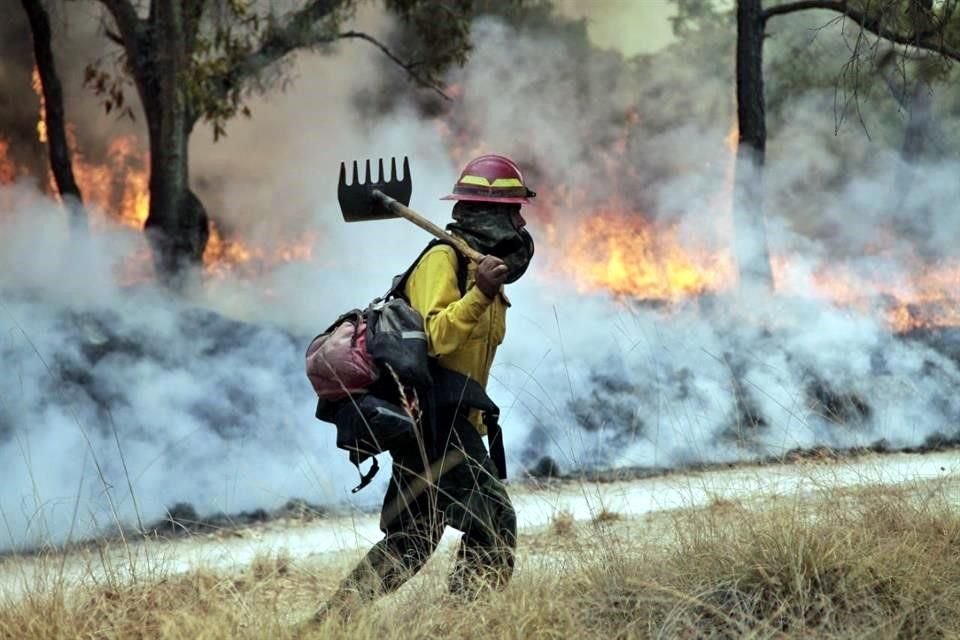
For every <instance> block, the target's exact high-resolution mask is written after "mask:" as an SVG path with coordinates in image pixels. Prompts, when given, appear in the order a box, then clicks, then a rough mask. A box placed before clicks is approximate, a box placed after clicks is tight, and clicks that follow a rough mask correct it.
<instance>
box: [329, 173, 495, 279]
mask: <svg viewBox="0 0 960 640" xmlns="http://www.w3.org/2000/svg"><path fill="white" fill-rule="evenodd" d="M378 165H379V166H378V175H377V180H376V181H373V180H372V179H371V178H372V176H371V171H370V161H369V160H367V161H366V171H365V172H364V173H365V175H364V180H363V182H360V169H359V166H358V164H357V162H356V161H354V162H353V171H352V180H351V183H350V184H347V165H346V163H345V162H341V163H340V182H339V184H338V185H337V200H338V201H339V202H340V211H341V213H342V214H343V219H344V221H345V222H365V221H369V220H389V219H392V218H404V219H406V220H409V221H410V222H412V223H413V224H415V225H417V226H418V227H420V228H421V229H423V230H425V231H427V232H429V233H431V234H433V235H434V236H436V237H437V238H440V239H441V240H444V241H445V242H449V243H450V244H452V245H453V246H455V247H456V248H457V251H459V252H460V253H462V254H463V255H464V256H466V257H467V258H469V259H470V260H472V261H474V262H480V260H482V259H483V254H482V253H480V252H479V251H476V250H475V249H473V248H472V247H471V246H470V245H468V244H467V243H466V242H464V241H463V240H461V239H460V238H458V237H456V236H454V235H452V234H450V233H448V232H447V231H445V230H444V229H441V228H440V227H438V226H437V225H435V224H434V223H432V222H430V221H429V220H427V219H426V218H425V217H423V216H422V215H420V214H419V213H417V212H416V211H414V210H413V209H411V208H410V207H408V206H407V205H408V204H410V194H411V192H412V191H413V183H412V181H411V179H410V163H409V161H408V160H407V158H406V157H404V159H403V176H402V177H400V178H399V179H398V178H397V159H396V158H390V178H389V179H385V178H384V172H383V158H381V159H380V160H379V162H378Z"/></svg>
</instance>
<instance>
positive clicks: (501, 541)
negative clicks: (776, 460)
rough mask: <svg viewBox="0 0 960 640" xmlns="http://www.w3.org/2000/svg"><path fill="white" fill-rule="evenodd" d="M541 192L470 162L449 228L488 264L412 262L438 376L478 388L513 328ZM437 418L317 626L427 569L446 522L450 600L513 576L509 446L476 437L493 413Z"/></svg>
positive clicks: (513, 174)
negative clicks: (451, 375) (452, 555)
mask: <svg viewBox="0 0 960 640" xmlns="http://www.w3.org/2000/svg"><path fill="white" fill-rule="evenodd" d="M535 195H536V194H535V193H534V192H533V191H531V190H530V189H528V188H527V185H526V184H525V182H524V179H523V174H522V173H521V171H520V168H519V167H518V166H517V165H516V163H514V162H513V161H512V160H510V159H509V158H506V157H504V156H500V155H484V156H481V157H479V158H476V159H474V160H472V161H470V162H469V163H468V164H467V165H466V166H465V167H464V169H463V172H462V173H461V175H460V178H459V180H458V181H457V183H456V185H455V186H454V188H453V193H451V194H450V195H448V196H445V197H444V198H443V199H444V200H453V201H455V204H454V206H453V222H451V223H450V224H449V225H448V226H447V229H448V231H450V232H451V233H453V234H455V235H457V236H459V237H461V238H463V239H464V240H465V241H466V242H467V243H469V244H470V246H471V247H473V248H474V249H476V250H477V251H479V252H480V253H482V254H484V258H483V260H482V261H480V262H479V264H474V263H472V262H470V263H469V264H465V262H466V261H464V260H462V259H461V258H459V256H458V255H457V253H456V251H455V250H454V248H453V247H451V246H450V245H446V244H439V245H436V246H434V247H432V248H431V249H429V250H428V251H426V253H424V254H423V255H422V257H421V258H420V259H419V261H418V262H417V263H416V265H415V266H414V268H413V270H412V271H411V272H410V276H409V279H408V280H407V284H406V287H405V294H406V297H407V299H408V300H409V302H410V304H411V305H412V306H413V307H414V308H415V309H416V310H417V311H418V312H419V313H420V314H421V315H422V316H423V318H424V325H425V332H426V334H427V343H428V350H429V355H430V356H431V357H433V358H436V362H437V364H439V366H440V367H442V368H443V370H446V371H452V372H455V373H456V374H457V375H460V376H465V377H466V379H469V380H471V381H474V383H475V384H478V385H479V386H480V388H481V392H482V390H483V389H485V388H486V385H487V380H488V378H489V375H490V367H491V365H492V364H493V359H494V356H495V354H496V351H497V347H498V345H500V343H501V342H502V341H503V338H504V334H505V332H506V311H507V308H508V307H509V306H510V303H509V301H508V299H507V297H506V295H505V294H504V291H503V287H504V285H505V284H509V283H512V282H515V281H516V280H517V279H518V278H520V276H522V275H523V273H524V272H525V271H526V269H527V266H528V265H529V263H530V259H531V258H532V257H533V239H532V238H531V236H530V234H529V233H528V232H527V230H526V229H525V225H526V222H525V220H524V219H523V216H522V215H521V213H520V208H521V205H523V204H526V203H528V202H529V201H530V198H532V197H534V196H535ZM464 267H465V270H466V272H465V274H464V273H463V271H462V270H463V269H464ZM464 276H465V277H464ZM484 396H485V394H484ZM454 400H456V399H454ZM434 413H435V415H434V417H433V420H432V422H433V424H432V433H433V434H434V442H435V443H437V442H438V443H439V446H435V447H432V449H433V451H429V449H431V448H430V447H424V446H422V445H423V443H422V442H421V443H413V442H411V443H409V446H406V447H400V448H397V449H394V450H391V452H390V453H391V456H392V458H393V469H392V477H391V479H390V483H389V486H388V488H387V492H386V496H385V498H384V502H383V509H382V512H381V519H380V528H381V530H382V531H383V533H384V537H383V539H382V540H380V542H378V543H377V544H375V545H374V546H373V548H372V549H370V551H369V552H368V553H367V555H366V557H365V558H364V559H363V560H362V561H361V562H360V563H359V565H357V567H356V568H355V569H354V570H353V571H352V572H351V573H350V574H349V575H348V576H347V578H346V579H345V580H344V581H343V582H342V583H341V585H340V588H339V589H338V590H337V592H336V593H335V594H334V595H333V597H332V598H331V599H330V600H329V601H328V602H327V603H326V604H325V605H324V606H323V607H322V608H321V609H320V611H319V612H318V613H317V616H316V619H317V620H322V619H323V618H324V617H325V616H326V615H327V614H328V613H329V612H330V611H333V610H336V611H338V612H339V613H341V614H348V613H349V611H351V610H353V609H354V608H355V607H356V606H357V605H359V604H362V603H363V602H368V601H370V600H372V599H374V598H376V597H377V596H379V595H382V594H385V593H389V592H391V591H393V590H395V589H397V588H399V587H400V586H401V585H402V584H403V583H404V582H405V581H406V580H407V579H408V578H410V577H411V576H412V575H414V574H415V573H417V571H419V570H420V568H421V567H423V565H424V563H425V562H426V561H427V559H428V558H429V557H430V556H431V555H432V554H433V552H434V550H435V549H436V547H437V544H438V543H439V541H440V537H441V535H442V534H443V531H444V528H445V527H447V526H450V527H453V528H455V529H458V530H460V531H461V532H462V537H461V539H460V547H459V550H458V552H457V559H456V564H455V566H454V569H453V571H452V573H451V575H450V578H449V589H450V591H451V593H453V594H455V595H458V596H462V597H464V598H475V597H476V596H477V595H479V594H480V593H481V592H483V591H484V590H487V589H502V588H503V587H504V586H505V585H506V584H507V582H508V580H509V579H510V576H511V574H512V573H513V566H514V549H515V547H516V528H517V525H516V514H515V513H514V510H513V505H512V504H511V502H510V498H509V496H508V495H507V490H506V488H505V486H504V483H503V482H502V480H501V478H504V477H505V473H504V469H502V468H498V467H502V466H503V464H504V463H503V459H502V458H503V456H502V450H503V449H502V441H500V440H499V438H497V440H496V443H494V442H493V441H491V449H492V450H493V451H495V452H496V451H499V452H500V453H501V455H499V456H496V455H495V456H494V458H499V460H496V462H497V463H498V464H495V461H494V460H492V459H491V456H490V454H489V453H488V452H487V448H486V447H485V446H484V443H483V440H482V439H481V436H483V435H485V434H487V424H492V423H490V421H489V420H485V419H486V418H489V417H490V416H485V415H484V414H483V413H482V412H481V411H479V410H477V409H471V410H466V409H464V407H463V406H462V405H461V404H460V403H457V402H448V403H444V402H442V401H438V403H437V408H436V411H435V412H434ZM497 432H499V430H498V429H497ZM491 438H492V434H491ZM495 444H498V445H499V448H498V447H496V446H494V445H495Z"/></svg>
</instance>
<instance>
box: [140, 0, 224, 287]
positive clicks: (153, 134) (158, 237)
mask: <svg viewBox="0 0 960 640" xmlns="http://www.w3.org/2000/svg"><path fill="white" fill-rule="evenodd" d="M153 6H154V10H152V11H151V19H150V24H149V38H148V43H147V44H146V46H149V47H150V51H149V53H147V55H144V56H143V57H142V58H141V63H140V64H139V65H137V66H138V67H139V68H138V69H136V70H135V75H136V76H137V90H138V92H139V94H140V100H141V103H142V104H143V107H144V113H145V115H146V119H147V127H148V130H149V134H150V210H149V214H148V216H147V222H146V227H145V231H146V234H147V238H148V240H149V241H150V245H151V248H152V250H153V254H154V264H155V266H156V269H157V274H158V276H159V277H160V279H161V280H163V281H164V282H165V283H166V284H168V285H173V286H178V285H179V284H181V283H182V281H183V277H184V276H185V275H186V270H187V268H189V267H190V266H196V265H199V264H200V263H201V261H202V258H203V250H204V248H205V247H206V244H207V239H208V237H209V228H208V219H207V213H206V210H205V209H204V207H203V204H202V203H201V202H200V199H199V198H197V196H196V195H195V194H194V193H193V192H192V191H190V185H189V161H188V147H189V141H190V133H191V132H192V131H193V125H194V124H195V122H196V116H195V115H194V114H193V113H192V111H191V109H190V108H189V105H188V102H187V97H186V95H185V94H184V88H183V85H182V83H181V82H179V81H178V80H179V79H180V78H182V77H183V76H184V75H185V72H186V68H187V65H188V64H189V55H190V54H189V51H187V46H186V39H185V33H184V16H183V13H182V5H181V3H178V2H163V1H161V2H156V3H154V5H153Z"/></svg>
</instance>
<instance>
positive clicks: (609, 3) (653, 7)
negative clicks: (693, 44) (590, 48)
mask: <svg viewBox="0 0 960 640" xmlns="http://www.w3.org/2000/svg"><path fill="white" fill-rule="evenodd" d="M555 4H556V6H557V8H558V9H559V10H560V11H561V12H562V13H563V14H564V15H568V16H574V17H578V18H586V19H587V25H588V27H587V28H588V31H589V33H590V37H591V39H593V41H594V42H595V43H596V44H597V45H599V46H601V47H609V48H611V49H617V50H619V51H620V52H621V53H623V55H625V56H627V57H629V56H632V55H636V54H638V53H650V52H653V51H656V50H658V49H660V48H662V47H664V46H666V45H668V44H669V43H670V42H671V41H672V40H673V32H672V31H671V29H670V20H669V18H670V16H671V15H673V14H674V13H676V6H675V5H674V4H673V3H672V2H671V1H670V0H595V1H594V0H557V1H556V3H555Z"/></svg>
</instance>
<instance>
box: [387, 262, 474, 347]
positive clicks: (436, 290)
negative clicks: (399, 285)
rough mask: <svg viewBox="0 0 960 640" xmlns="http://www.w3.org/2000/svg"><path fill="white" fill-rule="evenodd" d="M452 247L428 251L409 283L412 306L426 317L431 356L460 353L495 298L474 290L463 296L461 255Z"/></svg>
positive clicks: (408, 292) (408, 288) (470, 289)
mask: <svg viewBox="0 0 960 640" xmlns="http://www.w3.org/2000/svg"><path fill="white" fill-rule="evenodd" d="M453 251H454V250H453V249H452V248H451V247H446V246H439V247H436V248H435V249H433V250H431V251H428V252H427V253H426V255H424V256H423V258H421V259H420V262H419V263H418V264H417V266H416V268H415V269H414V270H413V273H412V274H410V279H409V280H408V281H407V287H406V289H407V290H406V293H407V297H408V298H409V300H410V305H411V306H412V307H413V308H414V309H416V310H417V311H418V312H419V313H420V315H422V316H423V320H424V329H425V331H426V334H427V348H428V351H429V353H430V355H431V356H441V355H445V354H448V353H452V352H453V351H456V350H457V349H458V348H460V346H461V345H462V344H463V343H464V342H466V341H467V339H468V338H469V337H470V334H471V333H472V332H473V329H474V327H476V325H477V321H478V320H479V319H480V316H481V315H482V314H483V312H484V311H486V309H487V307H489V306H490V303H491V302H493V300H492V299H490V298H488V297H487V296H486V295H485V294H484V293H483V292H482V291H480V289H478V288H477V287H475V286H472V287H470V288H469V289H468V290H467V292H466V293H465V294H464V295H463V297H462V298H461V297H460V288H459V286H458V285H457V256H456V255H455V254H454V252H453Z"/></svg>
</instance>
